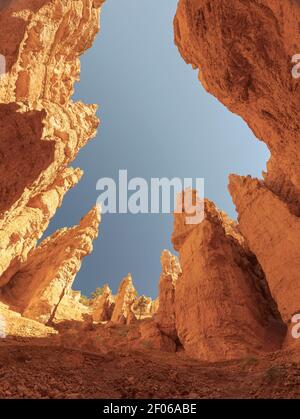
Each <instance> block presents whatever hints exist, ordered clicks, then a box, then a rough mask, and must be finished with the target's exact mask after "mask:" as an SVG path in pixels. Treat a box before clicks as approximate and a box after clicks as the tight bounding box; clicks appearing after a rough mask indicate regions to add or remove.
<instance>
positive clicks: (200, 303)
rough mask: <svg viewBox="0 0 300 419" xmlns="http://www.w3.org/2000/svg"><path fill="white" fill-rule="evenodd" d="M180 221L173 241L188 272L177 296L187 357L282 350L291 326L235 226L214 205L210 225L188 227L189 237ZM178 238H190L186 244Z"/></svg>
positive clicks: (209, 211)
mask: <svg viewBox="0 0 300 419" xmlns="http://www.w3.org/2000/svg"><path fill="white" fill-rule="evenodd" d="M178 216H179V217H182V214H179V215H178ZM176 217H177V214H175V229H174V232H173V240H175V241H176V243H177V250H179V255H180V264H181V268H182V275H180V276H179V278H178V280H177V282H176V291H175V314H176V329H177V333H178V337H179V339H180V342H181V343H182V345H183V346H184V348H185V350H186V352H187V353H188V354H189V355H191V356H193V357H197V358H199V359H201V360H208V361H217V360H222V359H224V360H225V359H234V358H242V357H246V356H250V355H254V354H258V353H260V352H264V351H266V352H267V351H272V350H276V349H279V348H280V345H281V343H282V339H283V336H284V333H285V327H284V326H283V323H282V321H281V319H280V316H279V314H278V312H277V310H276V307H275V304H274V302H273V301H272V298H271V296H270V294H269V290H268V287H267V284H266V281H265V277H264V274H263V272H262V270H261V268H260V266H259V264H258V263H257V260H256V258H255V256H254V255H253V254H252V253H251V252H250V251H249V249H248V248H247V246H246V244H245V243H244V239H243V237H242V236H241V235H240V234H239V232H238V230H237V228H236V226H235V224H234V222H233V221H231V220H229V219H228V217H226V216H224V214H223V213H221V212H219V211H218V210H217V209H216V207H215V206H214V204H213V203H211V202H209V201H205V219H204V221H203V222H202V223H201V224H198V225H195V226H194V228H193V229H190V228H189V227H187V228H188V229H189V233H188V235H183V234H182V233H183V227H182V225H181V224H180V223H178V222H176ZM176 228H179V230H178V231H177V230H176ZM177 233H179V234H180V236H181V237H184V239H183V240H182V241H181V242H179V241H178V240H176V238H177Z"/></svg>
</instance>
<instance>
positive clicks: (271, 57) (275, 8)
mask: <svg viewBox="0 0 300 419" xmlns="http://www.w3.org/2000/svg"><path fill="white" fill-rule="evenodd" d="M299 16H300V3H299V2H297V1H293V0H287V1H285V2H279V1H277V0H261V1H259V2H257V1H254V0H229V1H226V2H223V1H222V0H212V1H209V2H208V1H206V0H180V1H179V5H178V10H177V13H176V17H175V20H174V28H175V42H176V44H177V46H178V48H179V51H180V53H181V55H182V56H183V58H184V59H185V61H186V62H187V63H190V64H192V65H193V67H194V68H197V69H199V79H200V81H201V83H202V84H203V86H204V87H205V89H206V90H207V91H208V92H210V93H212V94H213V95H214V96H216V97H217V98H218V99H219V100H220V101H221V102H222V103H223V104H224V105H225V106H226V107H227V108H228V109H230V110H231V111H232V112H234V113H236V114H238V115H240V116H241V117H242V118H243V119H244V120H245V121H246V122H247V124H248V125H249V127H250V128H251V129H252V131H253V132H254V134H255V135H256V136H257V138H258V139H260V140H262V141H264V142H265V143H266V145H267V146H268V148H269V150H270V152H271V158H270V160H269V162H268V165H267V168H268V170H267V173H263V177H264V179H263V181H260V180H257V179H251V178H250V177H246V178H245V177H237V176H232V177H231V179H230V186H229V188H230V192H231V194H232V196H233V200H234V203H235V205H236V208H237V211H238V214H239V224H240V230H241V232H242V233H243V235H244V236H245V238H246V240H247V242H248V243H249V247H250V249H251V251H252V252H253V253H255V255H256V257H257V259H258V261H259V263H260V265H261V267H262V269H263V270H264V272H265V275H266V279H267V282H268V284H269V287H270V290H271V292H272V295H273V297H274V299H275V300H276V302H277V304H278V307H279V310H280V312H281V315H282V317H283V318H284V320H285V321H286V322H287V323H288V324H289V325H290V320H291V316H292V315H293V314H295V313H297V312H299V310H300V306H299V303H298V301H299V297H300V288H299V281H298V278H297V271H298V266H299V263H300V258H299V232H298V223H299V216H300V163H299V162H300V159H299V157H300V145H299V135H300V124H299V122H298V119H299V111H300V89H299V83H300V81H299V77H298V75H299V66H298V65H297V66H296V63H297V61H295V57H294V56H295V55H296V54H299V49H298V48H299V44H300V33H299ZM295 75H296V76H295ZM288 340H289V339H288Z"/></svg>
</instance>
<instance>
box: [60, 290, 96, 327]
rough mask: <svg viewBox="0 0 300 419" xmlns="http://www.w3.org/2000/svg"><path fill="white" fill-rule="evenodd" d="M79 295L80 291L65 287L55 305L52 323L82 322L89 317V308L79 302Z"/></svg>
mask: <svg viewBox="0 0 300 419" xmlns="http://www.w3.org/2000/svg"><path fill="white" fill-rule="evenodd" d="M80 297H81V292H80V291H73V290H72V289H67V290H66V292H65V294H64V296H63V297H62V299H61V300H60V302H59V304H58V305H57V307H56V310H55V315H54V317H53V319H52V323H54V324H58V323H65V322H70V321H76V322H84V321H88V320H89V319H91V310H90V308H89V307H87V306H85V305H83V304H81V302H80Z"/></svg>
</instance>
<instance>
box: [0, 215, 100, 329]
mask: <svg viewBox="0 0 300 419" xmlns="http://www.w3.org/2000/svg"><path fill="white" fill-rule="evenodd" d="M99 222H100V212H99V209H98V208H97V207H95V208H94V209H92V210H91V211H90V212H89V213H88V214H87V215H86V216H85V217H84V218H83V219H82V220H81V222H80V224H79V225H78V226H76V227H73V228H70V229H67V228H63V229H61V230H59V231H58V232H56V233H54V234H53V235H52V236H51V237H49V238H47V239H46V240H44V241H43V242H42V243H41V245H40V246H39V247H37V248H36V249H35V250H34V251H33V252H32V253H31V254H30V256H29V258H28V260H27V262H26V263H24V265H23V266H22V267H21V268H20V269H19V270H18V272H17V273H16V274H15V275H14V276H13V277H12V279H11V280H10V282H9V283H8V284H7V285H6V287H5V288H3V289H2V290H3V291H2V292H3V293H4V295H5V297H6V300H7V301H9V302H10V303H11V304H12V305H13V306H14V307H17V309H18V310H19V311H20V312H21V313H23V315H24V316H26V317H29V318H32V319H35V320H38V321H40V322H41V323H48V322H51V321H52V320H53V319H54V317H55V315H56V309H57V307H58V305H59V303H60V302H61V300H62V299H63V297H64V296H65V295H66V293H67V292H69V291H70V290H71V286H72V283H73V281H74V278H75V275H76V273H77V272H78V270H79V269H80V267H81V260H82V259H83V257H84V256H86V255H88V254H89V253H91V251H92V249H93V244H92V243H93V240H94V239H95V238H96V237H97V235H98V225H99Z"/></svg>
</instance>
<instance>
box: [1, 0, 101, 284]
mask: <svg viewBox="0 0 300 419" xmlns="http://www.w3.org/2000/svg"><path fill="white" fill-rule="evenodd" d="M101 3H102V2H101V1H96V0H78V1H65V0H64V1H61V0H59V1H58V0H55V1H48V0H31V1H29V2H28V1H27V0H26V1H25V0H11V1H6V2H5V3H3V2H2V3H1V6H2V7H1V9H0V54H1V56H2V59H4V60H5V74H2V75H1V78H0V121H1V122H0V156H1V163H0V175H1V180H0V198H1V199H0V201H1V203H0V286H4V285H5V284H7V283H8V282H9V281H10V279H11V278H12V277H13V276H14V275H15V274H16V273H17V272H18V270H19V269H21V267H22V266H23V264H24V263H25V262H26V261H27V258H28V257H29V255H30V254H31V252H32V251H33V249H34V248H35V247H36V245H37V242H38V240H39V239H40V238H41V237H42V235H43V233H44V232H45V230H46V229H47V227H48V224H49V221H50V219H51V218H52V217H53V216H54V214H55V212H56V210H57V208H58V207H59V206H60V205H61V203H62V200H63V197H64V195H65V193H66V192H67V191H68V190H69V189H70V188H72V187H73V186H75V185H76V184H77V182H78V181H79V180H80V178H81V176H82V172H81V170H80V169H73V168H71V167H69V164H70V163H71V162H72V160H74V159H75V157H76V156H77V154H78V152H79V150H80V149H81V148H82V147H83V146H84V145H85V144H86V143H87V142H88V140H89V139H90V138H92V137H94V136H95V134H96V129H97V126H98V119H97V117H96V115H95V112H96V106H95V105H85V104H83V103H81V102H73V101H72V100H71V96H72V94H73V91H74V88H73V86H74V82H75V81H76V80H78V78H79V69H80V62H79V57H80V55H81V54H82V53H83V52H84V51H85V50H86V49H87V48H89V47H90V46H91V44H92V41H93V39H94V37H95V35H96V33H97V32H98V29H99V6H100V5H101Z"/></svg>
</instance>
